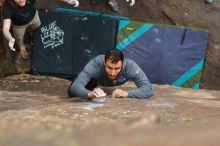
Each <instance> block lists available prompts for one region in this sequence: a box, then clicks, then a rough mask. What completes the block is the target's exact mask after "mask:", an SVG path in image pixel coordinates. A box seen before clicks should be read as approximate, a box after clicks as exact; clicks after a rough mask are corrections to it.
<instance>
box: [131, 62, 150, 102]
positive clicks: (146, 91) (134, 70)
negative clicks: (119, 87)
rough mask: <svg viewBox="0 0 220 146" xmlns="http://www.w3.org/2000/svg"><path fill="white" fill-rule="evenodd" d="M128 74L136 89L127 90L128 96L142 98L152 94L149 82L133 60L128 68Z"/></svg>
mask: <svg viewBox="0 0 220 146" xmlns="http://www.w3.org/2000/svg"><path fill="white" fill-rule="evenodd" d="M129 76H130V77H131V78H132V80H133V81H134V83H135V84H136V86H137V89H132V90H127V93H128V97H130V98H139V99H142V98H149V97H150V96H153V90H152V85H151V83H150V82H149V80H148V78H147V77H146V75H145V73H144V72H143V70H142V69H141V68H140V67H139V66H138V65H137V64H136V63H134V62H133V63H132V66H131V67H130V69H129Z"/></svg>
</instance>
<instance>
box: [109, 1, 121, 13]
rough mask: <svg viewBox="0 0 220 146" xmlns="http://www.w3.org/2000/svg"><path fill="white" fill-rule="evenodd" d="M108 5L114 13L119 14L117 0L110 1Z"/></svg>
mask: <svg viewBox="0 0 220 146" xmlns="http://www.w3.org/2000/svg"><path fill="white" fill-rule="evenodd" d="M108 4H109V6H110V7H111V9H112V11H114V12H118V11H119V8H118V3H117V1H116V0H108Z"/></svg>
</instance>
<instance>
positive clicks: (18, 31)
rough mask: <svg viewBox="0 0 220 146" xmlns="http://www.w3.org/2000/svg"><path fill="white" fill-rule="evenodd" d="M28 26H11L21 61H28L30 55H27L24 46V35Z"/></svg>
mask: <svg viewBox="0 0 220 146" xmlns="http://www.w3.org/2000/svg"><path fill="white" fill-rule="evenodd" d="M27 27H28V25H22V26H16V25H12V29H13V33H14V37H15V40H16V43H17V46H18V49H19V51H20V55H21V57H22V58H23V59H29V57H30V55H29V54H28V53H27V51H26V48H25V44H24V33H25V31H26V29H27Z"/></svg>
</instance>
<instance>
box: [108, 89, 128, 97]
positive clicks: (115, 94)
mask: <svg viewBox="0 0 220 146" xmlns="http://www.w3.org/2000/svg"><path fill="white" fill-rule="evenodd" d="M112 97H113V98H125V97H128V92H126V91H124V90H122V89H115V90H114V91H113V92H112Z"/></svg>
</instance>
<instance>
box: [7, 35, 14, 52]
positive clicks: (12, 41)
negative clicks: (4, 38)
mask: <svg viewBox="0 0 220 146" xmlns="http://www.w3.org/2000/svg"><path fill="white" fill-rule="evenodd" d="M14 45H15V39H14V38H12V39H10V40H9V42H8V46H9V48H10V49H11V50H12V51H15V48H14Z"/></svg>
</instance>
